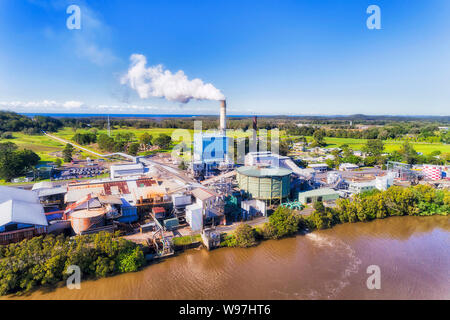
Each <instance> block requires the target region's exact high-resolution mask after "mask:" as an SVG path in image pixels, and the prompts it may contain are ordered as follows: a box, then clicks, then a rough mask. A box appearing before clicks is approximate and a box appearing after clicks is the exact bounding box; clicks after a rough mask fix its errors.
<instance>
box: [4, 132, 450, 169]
mask: <svg viewBox="0 0 450 320" xmlns="http://www.w3.org/2000/svg"><path fill="white" fill-rule="evenodd" d="M175 130H176V129H172V128H151V129H136V128H130V127H123V128H115V129H114V130H113V131H112V133H113V135H114V134H116V133H119V132H121V133H124V132H132V133H133V134H134V135H135V137H136V140H137V139H139V137H140V136H141V135H142V134H143V133H145V132H147V133H149V134H150V135H152V136H153V138H155V137H157V136H158V135H160V134H163V133H164V134H167V135H172V133H173V132H174V131H175ZM87 131H88V130H85V129H78V130H77V131H74V130H73V129H71V128H64V129H62V130H59V131H58V132H57V133H54V135H56V136H58V137H60V138H63V139H66V140H71V139H72V137H73V136H74V135H75V133H77V132H80V133H83V132H87ZM98 132H99V133H107V131H106V130H99V131H98ZM188 132H189V134H190V135H191V139H192V135H193V130H188ZM227 132H228V135H229V136H234V137H235V138H240V137H244V136H248V135H249V132H242V131H235V132H232V131H231V130H229V131H227ZM280 135H281V137H286V136H285V135H284V132H280ZM13 136H14V139H3V140H2V139H0V142H7V141H10V142H13V143H15V144H17V145H18V146H19V147H20V148H26V149H31V150H33V151H34V152H36V153H37V154H38V155H39V156H40V157H41V161H54V160H55V159H56V155H55V152H58V151H61V150H62V149H63V147H64V145H63V144H62V143H60V142H58V141H56V140H53V139H51V138H49V137H46V136H43V135H26V134H23V133H18V132H15V133H13ZM307 139H308V141H311V140H312V137H307ZM325 142H326V143H327V148H333V147H339V146H341V145H343V144H347V145H349V146H350V148H352V149H353V150H361V148H362V147H363V145H364V144H365V143H366V140H365V139H350V138H328V137H327V138H325ZM402 144H403V141H400V140H387V141H385V147H386V151H387V152H392V151H394V150H399V149H400V148H401V145H402ZM411 144H412V145H413V146H414V148H415V149H416V151H418V152H422V153H424V154H429V153H431V152H433V151H435V150H439V151H441V152H442V153H447V152H450V145H446V144H441V143H425V142H411ZM85 147H87V148H88V149H92V150H93V151H97V152H100V153H101V150H99V149H98V147H97V145H96V144H93V145H90V146H85ZM158 152H170V150H158ZM78 156H79V157H80V158H86V157H90V158H96V157H95V156H93V155H92V154H89V153H86V152H81V151H80V152H79V154H78ZM185 159H186V160H188V159H189V157H188V156H187V155H186V156H185Z"/></svg>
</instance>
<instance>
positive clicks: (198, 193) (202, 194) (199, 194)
mask: <svg viewBox="0 0 450 320" xmlns="http://www.w3.org/2000/svg"><path fill="white" fill-rule="evenodd" d="M192 194H193V196H194V197H196V198H198V199H200V200H202V201H204V200H207V199H211V198H215V197H216V196H217V195H216V194H215V193H214V192H212V191H209V190H206V189H203V188H196V189H194V190H192Z"/></svg>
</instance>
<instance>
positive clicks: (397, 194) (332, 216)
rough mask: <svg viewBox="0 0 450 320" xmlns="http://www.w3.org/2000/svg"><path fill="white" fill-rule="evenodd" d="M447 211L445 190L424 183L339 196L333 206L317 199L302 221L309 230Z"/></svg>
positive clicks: (448, 197) (449, 195) (449, 199)
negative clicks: (352, 196)
mask: <svg viewBox="0 0 450 320" xmlns="http://www.w3.org/2000/svg"><path fill="white" fill-rule="evenodd" d="M449 212H450V191H448V190H436V189H434V188H433V187H431V186H427V185H417V186H414V187H409V188H402V187H398V186H393V187H390V188H389V189H388V190H386V191H382V192H381V191H378V192H377V191H375V192H370V193H368V194H360V195H356V196H355V197H354V198H353V199H339V200H337V203H336V207H335V208H327V207H325V206H324V205H323V203H322V202H316V203H315V204H314V212H313V214H311V215H310V216H308V217H306V218H302V221H301V224H302V225H304V226H306V227H308V228H309V229H311V230H313V229H326V228H331V227H332V226H334V225H336V224H339V223H345V222H358V221H361V222H366V221H371V220H374V219H383V218H386V217H391V216H406V215H409V216H430V215H435V214H439V215H447V214H448V213H449Z"/></svg>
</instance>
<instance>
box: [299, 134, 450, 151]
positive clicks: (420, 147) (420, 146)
mask: <svg viewBox="0 0 450 320" xmlns="http://www.w3.org/2000/svg"><path fill="white" fill-rule="evenodd" d="M307 140H308V142H310V141H312V137H307ZM324 141H325V143H326V144H327V145H326V148H336V147H339V146H341V145H343V144H347V145H348V146H349V147H350V148H351V149H353V150H361V149H362V147H363V146H364V144H365V143H366V142H367V140H366V139H352V138H329V137H325V138H324ZM383 142H384V145H385V150H386V152H392V151H394V150H400V148H401V146H402V144H403V143H404V141H402V140H385V141H383ZM410 143H411V145H413V146H414V149H415V150H416V151H417V152H421V153H423V154H429V153H431V152H433V151H436V150H439V151H441V152H442V153H448V152H450V144H443V143H426V142H413V141H412V142H410Z"/></svg>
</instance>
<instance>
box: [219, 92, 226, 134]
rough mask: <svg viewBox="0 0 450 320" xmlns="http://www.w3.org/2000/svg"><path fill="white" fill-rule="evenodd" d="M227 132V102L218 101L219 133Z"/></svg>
mask: <svg viewBox="0 0 450 320" xmlns="http://www.w3.org/2000/svg"><path fill="white" fill-rule="evenodd" d="M226 131H227V102H226V101H225V100H221V101H220V132H221V133H222V134H224V135H225V134H226Z"/></svg>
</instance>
